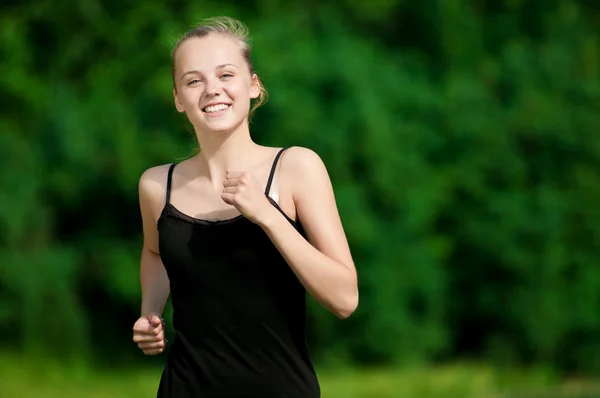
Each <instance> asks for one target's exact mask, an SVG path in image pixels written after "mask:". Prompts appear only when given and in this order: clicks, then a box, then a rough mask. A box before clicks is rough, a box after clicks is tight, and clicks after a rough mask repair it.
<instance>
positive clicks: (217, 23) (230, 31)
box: [171, 17, 267, 117]
mask: <svg viewBox="0 0 600 398" xmlns="http://www.w3.org/2000/svg"><path fill="white" fill-rule="evenodd" d="M211 33H218V34H223V35H228V36H232V37H233V38H234V39H236V40H237V41H238V42H239V44H240V46H241V48H242V56H243V57H244V60H246V63H247V64H248V70H249V71H250V75H253V74H255V73H256V72H255V71H254V66H253V64H252V57H251V49H252V46H251V44H250V42H251V39H250V31H249V30H248V28H247V27H246V25H244V24H243V23H242V22H240V21H238V20H236V19H234V18H231V17H212V18H207V19H205V20H204V21H203V22H202V23H201V24H199V25H197V26H195V27H194V28H192V29H191V30H189V31H188V32H186V33H185V34H184V35H183V36H181V37H180V38H179V39H178V40H177V42H176V43H175V46H174V47H173V50H172V51H171V73H172V76H173V88H174V89H175V90H176V89H177V87H176V86H175V67H176V66H175V53H176V52H177V49H178V48H179V46H180V45H181V44H182V43H183V42H185V41H186V40H189V39H192V38H201V37H206V36H208V35H210V34H211ZM258 80H259V89H260V93H259V94H258V98H257V99H256V101H255V102H254V104H253V105H252V107H251V108H250V112H249V117H250V116H252V114H253V113H254V111H255V110H256V108H258V107H259V106H261V105H262V104H264V103H265V102H266V101H267V90H266V89H265V88H264V86H263V84H262V82H261V81H260V79H258Z"/></svg>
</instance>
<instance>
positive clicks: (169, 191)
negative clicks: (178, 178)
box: [165, 163, 177, 205]
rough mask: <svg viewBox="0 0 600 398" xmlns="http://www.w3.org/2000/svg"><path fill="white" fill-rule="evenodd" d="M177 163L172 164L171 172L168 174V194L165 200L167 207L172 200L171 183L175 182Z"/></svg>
mask: <svg viewBox="0 0 600 398" xmlns="http://www.w3.org/2000/svg"><path fill="white" fill-rule="evenodd" d="M175 165H177V163H171V166H169V172H168V173H167V194H166V198H165V205H168V204H169V200H170V199H171V182H172V181H173V169H174V168H175Z"/></svg>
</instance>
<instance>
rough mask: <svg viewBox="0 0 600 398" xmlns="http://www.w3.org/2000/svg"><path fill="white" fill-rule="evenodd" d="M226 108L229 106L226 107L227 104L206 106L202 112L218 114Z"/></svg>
mask: <svg viewBox="0 0 600 398" xmlns="http://www.w3.org/2000/svg"><path fill="white" fill-rule="evenodd" d="M227 108H229V105H227V104H219V105H213V106H207V107H206V108H204V112H206V113H211V112H218V111H221V110H223V109H227Z"/></svg>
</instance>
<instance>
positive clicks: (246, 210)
mask: <svg viewBox="0 0 600 398" xmlns="http://www.w3.org/2000/svg"><path fill="white" fill-rule="evenodd" d="M221 199H223V201H224V202H225V203H227V204H229V205H232V206H234V207H235V208H236V209H238V210H239V211H240V213H242V215H243V216H244V217H246V218H248V219H249V220H250V221H252V222H254V223H256V224H259V225H260V224H262V223H263V222H264V221H266V220H267V219H268V218H269V217H270V216H271V215H272V213H273V210H274V207H273V206H271V204H270V203H269V200H268V199H267V195H265V192H264V191H263V188H262V187H261V186H260V185H259V183H258V181H257V180H256V177H254V175H253V174H252V173H249V172H244V171H229V170H227V175H226V177H225V181H223V192H222V194H221Z"/></svg>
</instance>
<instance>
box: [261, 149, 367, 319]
mask: <svg viewBox="0 0 600 398" xmlns="http://www.w3.org/2000/svg"><path fill="white" fill-rule="evenodd" d="M283 169H284V168H283V167H282V171H283ZM282 177H283V178H285V180H286V181H290V184H292V188H291V189H292V197H293V200H294V204H295V206H296V212H297V219H298V220H300V221H301V223H302V227H303V228H304V230H305V232H306V235H307V238H308V240H309V242H308V241H307V240H306V239H304V237H302V235H300V234H299V233H298V231H297V230H296V229H295V228H294V227H293V226H292V225H291V224H290V222H289V221H288V220H287V219H286V218H285V217H284V216H283V215H282V214H281V213H279V212H278V211H276V212H272V213H271V216H270V217H265V218H264V219H263V220H261V221H259V222H258V224H259V225H260V226H261V227H262V228H263V230H264V231H265V232H266V233H267V235H268V236H269V238H270V239H271V241H272V242H273V243H274V245H275V246H276V247H277V249H278V250H279V252H280V253H281V254H282V255H283V257H284V258H285V260H286V261H287V263H288V264H289V266H290V268H291V269H292V270H293V271H294V273H295V274H296V276H297V277H298V279H299V281H300V282H301V283H302V285H303V286H304V287H305V289H306V290H307V291H308V292H309V293H310V294H311V295H312V297H314V298H315V299H316V300H317V301H318V302H319V303H321V305H323V307H325V308H326V309H327V310H329V311H331V312H332V313H333V314H335V315H336V316H337V317H339V318H342V319H343V318H347V317H349V316H350V315H351V314H352V313H353V312H354V310H355V309H356V307H357V306H358V282H357V273H356V268H355V266H354V262H353V260H352V255H351V253H350V248H349V245H348V241H347V239H346V235H345V233H344V229H343V226H342V222H341V220H340V216H339V213H338V209H337V205H336V202H335V196H334V192H333V187H332V185H331V181H330V178H329V175H328V173H327V169H326V167H325V165H324V164H323V161H322V160H321V158H320V157H319V156H318V155H317V154H316V153H315V152H313V151H311V150H309V149H306V148H302V147H293V148H290V149H288V150H287V151H286V154H285V176H283V175H281V176H280V178H282Z"/></svg>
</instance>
